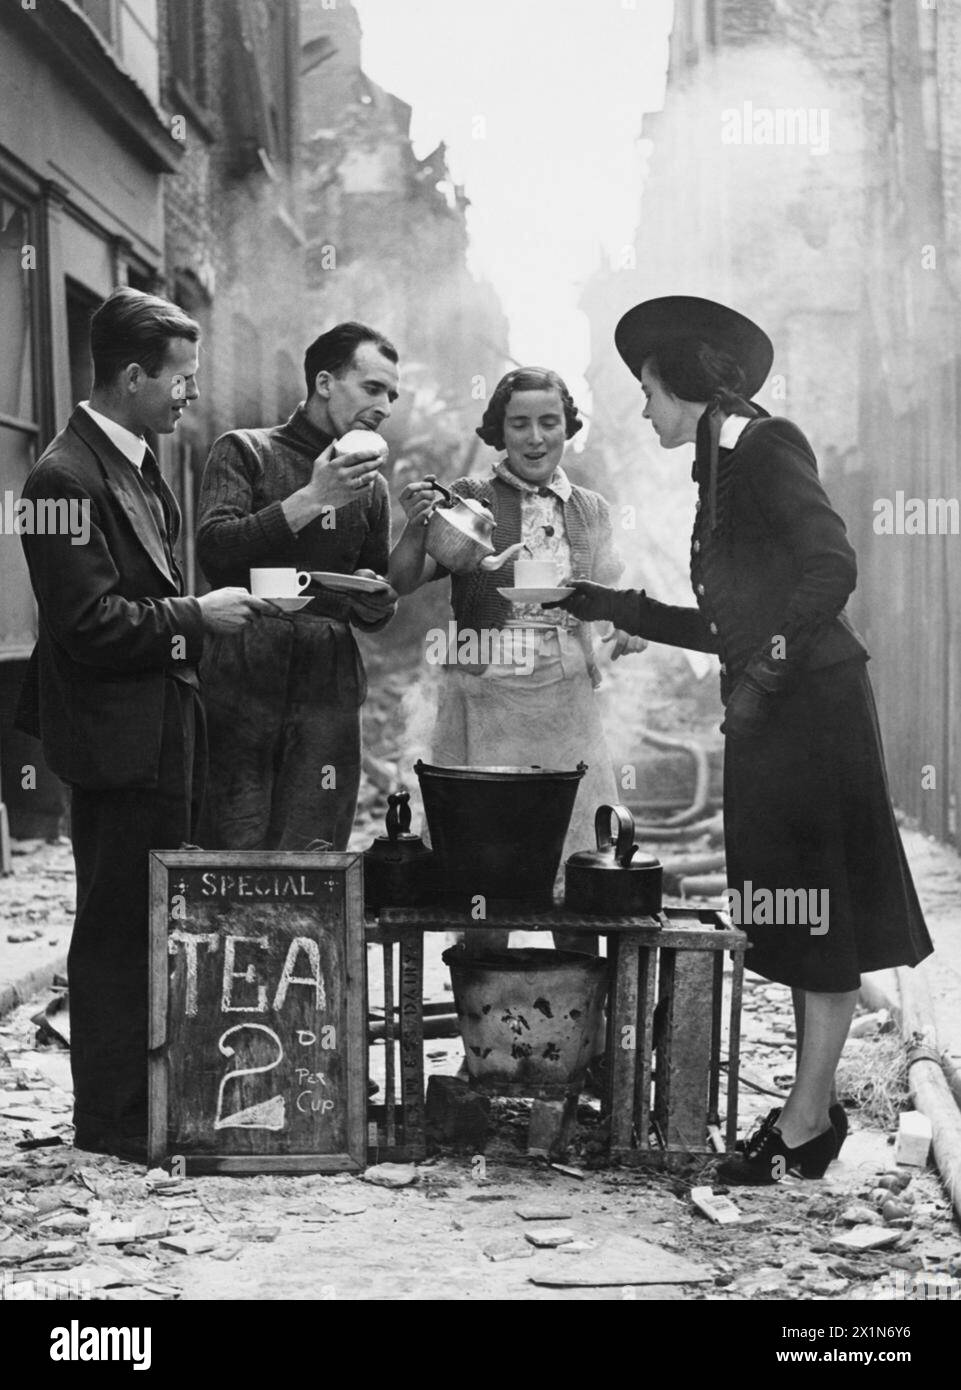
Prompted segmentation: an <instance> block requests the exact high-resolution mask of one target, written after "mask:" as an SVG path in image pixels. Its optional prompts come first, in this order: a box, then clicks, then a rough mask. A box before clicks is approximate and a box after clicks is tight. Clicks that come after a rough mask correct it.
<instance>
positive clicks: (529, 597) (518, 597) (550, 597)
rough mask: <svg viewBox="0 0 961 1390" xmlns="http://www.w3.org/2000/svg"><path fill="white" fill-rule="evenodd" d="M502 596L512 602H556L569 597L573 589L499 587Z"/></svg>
mask: <svg viewBox="0 0 961 1390" xmlns="http://www.w3.org/2000/svg"><path fill="white" fill-rule="evenodd" d="M497 592H498V593H499V594H500V596H501V598H506V599H510V601H511V603H554V602H555V601H556V600H557V599H562V598H568V597H569V596H570V595H571V594H572V593H573V592H574V590H573V589H498V590H497Z"/></svg>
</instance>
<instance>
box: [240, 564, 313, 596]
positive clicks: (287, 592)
mask: <svg viewBox="0 0 961 1390" xmlns="http://www.w3.org/2000/svg"><path fill="white" fill-rule="evenodd" d="M309 583H310V575H309V574H305V573H304V572H303V571H302V570H294V569H273V570H251V571H250V592H251V593H252V594H253V595H254V597H255V598H297V597H298V595H300V594H302V593H303V592H304V590H305V589H306V588H307V585H308V584H309Z"/></svg>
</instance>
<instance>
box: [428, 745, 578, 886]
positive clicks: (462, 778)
mask: <svg viewBox="0 0 961 1390" xmlns="http://www.w3.org/2000/svg"><path fill="white" fill-rule="evenodd" d="M414 771H415V772H416V773H417V776H418V779H419V781H420V789H421V794H422V796H423V798H424V811H425V812H426V815H427V825H428V828H429V830H430V841H431V848H432V849H433V852H434V881H435V884H436V887H437V889H438V891H439V892H441V893H442V894H443V895H444V896H446V897H447V898H449V899H451V900H456V901H457V902H458V903H463V904H465V905H467V906H470V905H471V903H472V900H473V899H474V898H476V897H478V896H480V897H483V898H484V899H486V900H487V901H488V902H489V901H490V900H492V899H493V900H495V901H504V902H509V903H512V904H517V905H521V904H523V905H525V906H530V907H533V906H536V907H541V908H550V907H551V906H552V905H553V895H554V878H555V876H556V874H557V869H558V866H559V864H560V861H561V852H562V851H563V848H564V836H565V835H566V834H567V829H568V826H569V825H570V821H571V812H572V811H573V809H574V798H575V797H576V795H577V788H578V784H579V783H580V780H581V778H582V777H583V776H584V773H585V772H586V771H587V765H586V763H579V764H578V766H577V768H576V769H575V770H574V771H572V772H564V771H556V770H554V769H549V768H543V767H432V766H430V765H429V764H427V763H422V762H418V763H415V764H414Z"/></svg>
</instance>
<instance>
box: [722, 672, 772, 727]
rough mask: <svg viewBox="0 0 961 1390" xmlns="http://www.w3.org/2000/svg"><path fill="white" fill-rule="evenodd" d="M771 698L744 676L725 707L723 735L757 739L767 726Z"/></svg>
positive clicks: (749, 678)
mask: <svg viewBox="0 0 961 1390" xmlns="http://www.w3.org/2000/svg"><path fill="white" fill-rule="evenodd" d="M770 706H771V696H770V695H769V694H768V693H767V692H766V691H764V690H762V689H761V688H760V687H759V686H758V685H757V684H756V683H755V682H754V681H753V680H752V679H751V677H750V676H746V675H745V676H742V677H741V679H740V680H739V681H738V683H737V685H736V686H735V687H734V689H733V690H732V691H731V694H730V695H729V697H728V701H727V704H726V705H725V707H724V723H723V724H722V725H721V733H722V734H725V735H726V736H727V737H728V738H733V739H739V738H756V737H757V736H758V734H759V733H761V732H762V731H763V729H764V727H765V725H766V724H767V721H768V715H769V713H770Z"/></svg>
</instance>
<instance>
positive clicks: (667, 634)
mask: <svg viewBox="0 0 961 1390" xmlns="http://www.w3.org/2000/svg"><path fill="white" fill-rule="evenodd" d="M615 342H616V345H617V349H618V351H619V353H620V355H621V357H622V358H623V359H624V361H625V362H626V364H627V366H628V367H629V368H630V370H631V371H632V372H633V373H634V375H635V376H636V377H637V378H638V379H639V380H640V383H641V387H642V389H643V391H644V394H645V397H646V400H647V404H646V407H645V410H644V416H645V418H646V419H649V420H650V421H651V423H652V425H653V427H654V430H655V432H656V433H657V435H658V438H659V439H660V442H661V446H662V447H663V448H665V449H675V448H677V447H679V446H680V445H682V444H687V443H693V444H695V446H696V451H695V460H694V471H693V478H694V481H695V482H696V484H697V488H698V502H697V513H696V518H695V522H694V532H693V536H692V541H691V580H692V584H693V586H694V591H695V594H696V597H697V607H696V608H682V607H674V606H669V605H666V604H662V603H658V602H657V601H656V600H654V599H650V598H648V597H647V595H646V594H645V593H644V592H643V591H642V592H639V593H638V592H618V591H616V590H614V589H611V588H606V587H603V586H602V585H601V584H599V583H596V582H583V581H582V580H580V579H578V580H577V581H576V582H575V583H574V589H575V592H574V594H573V595H571V596H570V597H569V598H568V599H567V600H566V601H564V602H563V603H562V604H561V607H562V608H563V609H565V610H566V611H568V612H571V613H573V614H574V615H575V616H577V617H580V618H583V619H588V620H591V619H593V620H599V619H602V618H606V619H608V620H610V621H611V622H613V623H614V624H615V625H616V626H617V627H618V628H620V629H623V630H624V631H626V632H632V633H637V634H639V635H640V636H643V637H645V638H647V639H649V640H650V641H654V642H665V643H668V644H669V645H671V646H680V647H688V648H693V649H695V650H699V651H710V652H716V653H717V654H718V655H719V656H720V658H721V661H722V665H721V698H722V700H723V702H724V705H725V714H724V723H723V724H722V725H721V730H722V732H723V733H724V734H725V735H726V743H725V757H724V831H725V846H726V855H727V881H728V893H729V899H728V901H729V904H730V906H731V911H732V916H733V917H734V920H735V923H736V924H737V925H741V926H743V927H744V928H745V930H746V931H747V933H748V935H749V936H750V938H751V950H750V951H749V952H748V956H747V965H748V967H749V968H750V969H752V970H754V971H756V972H758V973H759V974H761V975H764V976H766V977H767V978H768V979H770V980H775V981H779V982H781V983H783V984H786V985H789V986H790V987H791V989H792V993H793V997H794V1008H795V1018H796V1025H797V1026H796V1034H797V1047H798V1061H797V1069H796V1075H795V1081H794V1085H793V1087H792V1089H791V1092H790V1095H789V1096H788V1098H787V1100H786V1101H785V1104H784V1106H783V1109H781V1110H772V1111H771V1112H770V1114H769V1115H768V1116H767V1117H766V1119H765V1120H764V1121H762V1123H761V1125H760V1126H759V1128H758V1130H757V1131H756V1132H755V1134H754V1135H753V1136H751V1137H750V1138H749V1139H748V1140H747V1141H746V1143H745V1144H744V1146H743V1152H742V1153H741V1154H739V1155H736V1156H734V1157H733V1158H731V1159H729V1160H727V1161H726V1163H723V1164H722V1165H721V1167H720V1169H719V1176H720V1177H722V1179H723V1180H724V1181H727V1182H741V1183H753V1184H757V1183H770V1182H772V1181H777V1180H778V1179H779V1178H781V1177H783V1176H784V1174H785V1173H786V1172H787V1171H789V1170H792V1171H795V1172H799V1173H800V1174H801V1176H802V1177H810V1178H813V1177H820V1176H821V1175H822V1174H823V1173H824V1171H825V1169H826V1168H827V1166H828V1164H829V1163H830V1162H831V1160H832V1159H833V1158H834V1157H835V1156H836V1155H837V1153H838V1151H839V1149H840V1146H841V1144H842V1143H843V1140H844V1136H845V1134H846V1133H847V1119H846V1115H845V1112H844V1108H843V1106H841V1105H839V1104H838V1103H837V1093H836V1091H835V1089H834V1076H835V1071H836V1068H837V1064H838V1061H839V1058H840V1055H841V1050H842V1048H843V1046H844V1042H845V1039H846V1037H847V1033H848V1029H849V1027H850V1023H851V1018H852V1015H853V1012H854V1005H855V1000H856V998H857V990H858V986H859V983H860V977H861V974H862V972H864V971H870V970H881V969H886V968H889V967H893V966H898V965H911V966H913V965H917V964H918V963H919V962H920V961H921V960H923V959H924V958H925V956H927V955H929V954H930V952H931V950H932V946H931V940H930V937H929V936H928V932H927V928H926V926H925V923H924V918H923V916H922V913H921V908H920V906H919V903H918V899H917V894H916V893H915V889H914V884H913V883H912V880H911V874H910V871H909V869H908V865H907V861H906V859H905V855H904V850H903V847H902V845H901V839H900V836H899V834H898V829H897V824H896V822H895V819H894V813H893V811H892V808H891V801H890V794H889V790H888V785H887V779H886V775H885V770H884V758H883V753H882V749H881V741H880V733H879V729H878V723H877V715H876V712H875V707H874V700H873V696H872V693H871V686H870V683H869V681H868V676H867V671H866V662H867V659H868V653H867V651H866V649H865V647H864V645H863V643H862V642H861V640H860V638H859V637H858V635H857V634H856V633H855V631H854V629H853V628H852V627H851V625H850V623H849V622H848V620H847V617H846V615H845V613H844V605H845V603H846V602H847V599H848V596H849V595H850V593H851V592H852V590H853V589H854V586H855V582H856V578H857V564H856V559H855V555H854V551H853V550H852V549H851V546H850V544H849V543H848V540H847V536H846V534H845V528H844V523H843V522H842V521H841V518H840V517H839V516H838V514H837V513H836V512H835V511H834V510H833V508H832V506H831V503H830V502H829V500H828V497H827V495H826V493H825V491H824V489H823V487H822V486H821V483H820V481H819V478H818V472H817V464H816V461H815V457H814V454H813V452H812V450H811V446H810V445H809V443H808V441H807V439H806V438H805V437H804V435H803V434H802V433H801V431H800V430H799V429H798V428H797V426H796V425H794V424H792V423H791V422H790V421H789V420H785V419H778V418H772V417H770V416H769V415H768V414H767V412H766V411H764V410H762V409H761V408H760V407H759V406H757V405H755V404H754V403H753V402H752V401H751V397H752V396H753V395H754V394H755V393H756V392H757V391H759V390H760V388H761V386H762V385H763V384H764V381H765V379H766V377H767V375H768V372H769V371H770V368H771V362H772V359H773V347H772V345H771V342H770V340H769V339H768V337H767V336H766V334H764V333H763V332H762V331H761V329H760V328H758V327H757V325H756V324H754V323H752V322H751V321H750V320H748V319H746V318H744V317H743V316H742V315H740V314H738V313H735V312H734V311H733V310H731V309H729V308H726V307H725V306H723V305H720V304H715V303H712V302H711V301H709V300H703V299H694V298H690V297H686V296H672V297H669V298H664V299H655V300H650V301H648V302H646V303H644V304H640V305H637V306H636V307H635V308H633V309H631V310H630V312H629V313H627V314H626V315H625V316H624V317H623V318H622V319H621V321H620V323H619V324H618V327H617V332H616V336H615ZM759 889H762V890H764V889H766V890H770V891H771V893H772V894H773V898H772V899H771V900H772V901H774V902H781V903H784V904H787V903H789V902H791V903H793V904H795V906H796V905H797V903H798V901H799V899H802V898H803V900H804V901H810V898H811V894H812V893H815V894H817V895H818V898H817V899H816V901H818V902H819V903H820V906H821V908H822V911H821V912H820V913H819V915H818V920H817V923H816V924H815V923H814V918H813V917H809V916H807V915H805V914H804V913H795V912H787V911H785V912H783V913H782V916H783V917H784V918H785V920H783V921H781V922H778V923H770V922H769V921H768V920H767V916H766V915H764V916H763V919H762V920H761V921H758V920H756V919H755V917H754V914H753V912H752V911H751V902H752V900H756V897H757V890H759ZM824 909H826V910H824ZM759 916H760V914H759ZM791 918H794V919H795V920H794V921H793V922H792V921H791V920H790V919H791Z"/></svg>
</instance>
